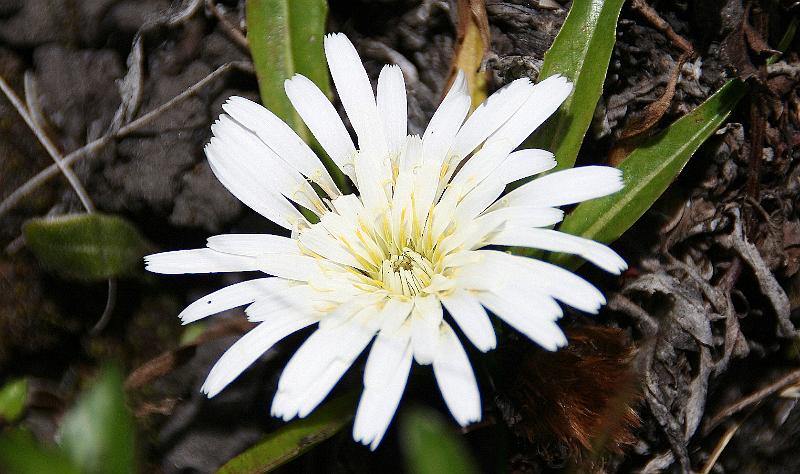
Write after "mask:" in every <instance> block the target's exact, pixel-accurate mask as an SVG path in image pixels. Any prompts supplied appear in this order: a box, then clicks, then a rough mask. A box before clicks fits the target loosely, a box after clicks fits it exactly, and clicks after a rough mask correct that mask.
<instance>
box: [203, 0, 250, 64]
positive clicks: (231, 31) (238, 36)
mask: <svg viewBox="0 0 800 474" xmlns="http://www.w3.org/2000/svg"><path fill="white" fill-rule="evenodd" d="M206 10H208V11H210V12H211V14H212V15H214V17H215V18H216V19H217V21H218V22H219V26H220V27H221V28H222V31H223V32H225V34H227V35H228V36H229V37H230V39H231V41H233V42H234V43H236V45H237V46H239V47H240V48H242V49H244V50H245V51H248V52H249V51H250V44H249V43H248V41H247V38H246V37H245V36H244V34H243V33H242V31H241V30H240V29H239V28H237V27H236V25H234V24H233V23H231V22H230V21H229V20H228V18H227V17H226V16H225V14H224V13H223V12H222V11H221V10H220V8H219V6H218V5H217V2H216V0H206Z"/></svg>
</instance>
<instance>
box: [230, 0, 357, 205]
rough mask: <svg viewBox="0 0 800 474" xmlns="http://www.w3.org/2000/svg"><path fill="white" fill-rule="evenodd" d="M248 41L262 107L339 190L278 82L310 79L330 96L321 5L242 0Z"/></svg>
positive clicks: (306, 0)
mask: <svg viewBox="0 0 800 474" xmlns="http://www.w3.org/2000/svg"><path fill="white" fill-rule="evenodd" d="M246 14H247V15H246V16H247V41H248V43H249V44H250V54H251V56H252V57H253V65H254V66H255V69H256V76H257V77H258V87H259V91H260V93H261V102H262V103H263V104H264V107H266V108H268V109H269V110H271V111H272V112H273V113H274V114H275V115H277V116H278V117H280V118H281V119H282V120H283V121H284V122H286V123H287V124H288V125H289V126H290V127H292V129H294V131H295V132H297V134H298V135H299V136H300V138H302V139H303V140H304V141H305V142H306V143H308V144H309V145H311V147H312V148H314V151H315V152H316V153H317V155H319V156H320V157H321V159H322V162H323V163H324V164H325V167H326V168H327V169H328V172H329V173H330V174H331V177H332V178H333V179H334V181H335V182H336V184H337V185H338V186H339V188H340V189H342V190H343V191H346V190H348V189H349V187H348V184H347V180H346V179H345V177H344V175H343V174H342V172H341V171H340V170H339V168H337V167H336V165H335V164H334V163H333V161H332V160H331V159H330V158H329V157H328V156H327V155H326V154H325V152H324V150H323V149H322V147H320V146H319V144H318V143H317V142H316V140H314V137H313V136H312V135H311V132H309V130H308V128H306V126H305V124H303V121H302V120H301V119H300V115H298V114H297V112H296V111H295V110H294V107H292V103H291V102H290V101H289V98H288V97H287V96H286V92H285V91H284V89H283V83H284V81H286V79H289V78H291V77H292V76H294V75H295V74H302V75H304V76H306V77H307V78H309V79H311V80H312V81H313V82H314V84H316V85H317V87H319V88H320V90H322V92H323V93H324V94H325V95H327V96H328V97H329V98H330V97H332V94H331V87H330V81H329V79H328V66H327V62H326V61H325V52H324V47H323V39H324V37H325V21H326V19H327V16H328V3H327V2H326V1H325V0H247V7H246Z"/></svg>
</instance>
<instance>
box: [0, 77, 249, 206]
mask: <svg viewBox="0 0 800 474" xmlns="http://www.w3.org/2000/svg"><path fill="white" fill-rule="evenodd" d="M231 69H238V70H240V71H243V72H249V73H253V66H252V64H250V63H249V62H246V61H234V62H230V63H227V64H223V65H222V66H220V67H218V68H217V69H215V70H214V71H212V72H211V73H210V74H208V75H207V76H206V77H204V78H203V79H201V80H200V81H199V82H197V83H196V84H194V85H193V86H192V87H190V88H188V89H186V90H185V91H184V92H182V93H180V94H178V95H177V96H175V97H173V98H172V99H170V100H169V101H167V102H166V103H165V104H163V105H161V106H160V107H157V108H156V109H154V110H152V111H150V112H148V113H146V114H144V115H142V116H141V117H139V118H137V119H136V120H134V121H132V122H131V123H129V124H128V125H126V126H124V127H122V128H120V129H119V130H118V131H117V133H115V134H113V135H106V136H103V137H100V138H98V139H97V140H94V141H92V142H89V143H87V144H86V145H84V146H83V147H81V148H79V149H77V150H75V151H73V152H72V153H70V154H68V155H67V156H65V157H64V159H63V160H62V164H63V165H64V166H65V167H69V166H71V165H72V164H73V163H75V162H76V161H78V160H79V159H81V158H84V157H86V156H92V155H94V153H95V152H96V151H97V150H98V149H100V148H102V147H104V146H106V145H107V144H108V143H109V142H110V141H111V140H113V139H119V138H123V137H125V136H127V135H129V134H131V133H133V132H134V131H136V130H137V129H138V128H141V127H143V126H144V125H147V124H148V123H150V122H152V121H153V120H155V119H156V118H158V116H159V115H161V114H163V113H164V112H165V111H166V110H168V109H169V108H170V107H173V106H174V105H175V104H177V103H179V102H181V101H183V100H186V99H187V98H189V97H191V96H193V95H194V94H196V93H197V92H198V91H199V90H200V89H202V88H203V87H205V86H206V85H207V84H208V83H209V82H211V81H213V80H214V79H216V78H217V77H219V76H221V75H223V74H225V73H227V72H228V71H230V70H231ZM58 172H59V167H58V166H57V165H56V164H52V165H50V166H48V167H47V168H45V169H44V170H42V171H40V172H39V173H38V174H37V175H36V176H34V177H33V178H31V179H29V180H28V181H26V182H25V184H23V185H22V186H20V187H19V188H17V189H16V190H14V192H13V193H11V194H10V195H9V196H8V197H6V198H5V199H4V200H3V202H1V203H0V217H2V216H3V215H4V214H6V213H7V212H8V211H9V210H11V209H12V208H13V207H14V206H16V205H17V204H19V202H20V201H22V200H23V199H24V198H25V197H26V196H28V195H29V194H30V193H32V192H33V191H34V190H36V189H37V188H38V187H39V186H41V185H42V184H44V183H46V182H47V181H48V180H49V179H50V178H52V177H53V176H55V175H56V174H58Z"/></svg>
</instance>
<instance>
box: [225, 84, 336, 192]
mask: <svg viewBox="0 0 800 474" xmlns="http://www.w3.org/2000/svg"><path fill="white" fill-rule="evenodd" d="M222 108H223V110H225V111H226V112H227V113H229V114H230V115H231V117H233V118H234V119H235V120H236V121H237V122H239V123H241V124H242V125H244V126H245V127H247V128H248V129H250V130H252V131H253V132H254V133H255V134H256V135H257V136H258V138H260V139H261V140H262V141H263V142H264V143H265V144H266V145H267V146H268V147H270V148H271V149H272V150H273V151H274V152H275V154H277V155H278V156H279V157H280V158H281V159H283V160H284V161H285V162H286V163H288V164H289V165H290V166H292V167H294V168H295V169H296V170H298V171H299V172H300V173H302V174H303V176H305V177H307V178H309V179H310V180H312V181H314V182H315V183H317V184H319V186H320V187H321V188H322V190H323V191H325V192H326V193H327V194H328V196H330V197H335V196H338V195H339V194H340V193H339V190H338V189H337V188H336V185H335V184H334V182H333V179H332V178H331V175H330V174H328V171H327V170H326V169H325V167H324V166H323V165H322V162H321V161H320V160H319V158H318V157H317V155H316V154H314V152H313V151H311V148H309V146H308V145H306V143H305V142H304V141H303V140H302V139H301V138H300V137H298V136H297V134H296V133H295V132H294V130H292V129H291V128H290V127H289V126H288V125H286V124H285V123H284V122H283V120H281V119H279V118H278V117H277V116H275V114H273V113H272V112H270V111H269V110H267V109H266V108H264V107H262V106H261V105H259V104H256V103H255V102H252V101H250V100H247V99H245V98H244V97H235V96H234V97H231V98H229V99H228V101H227V102H226V103H225V104H223V105H222Z"/></svg>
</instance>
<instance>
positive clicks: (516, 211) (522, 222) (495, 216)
mask: <svg viewBox="0 0 800 474" xmlns="http://www.w3.org/2000/svg"><path fill="white" fill-rule="evenodd" d="M563 219H564V211H562V210H561V209H556V208H554V207H527V206H514V207H503V208H500V209H497V210H495V211H491V212H487V213H484V214H483V215H481V216H480V217H478V218H477V219H475V224H476V225H477V226H478V227H481V228H483V229H496V228H498V227H499V226H500V225H514V226H518V227H549V226H551V225H555V224H558V223H559V222H561V221H562V220H563ZM487 234H488V233H487Z"/></svg>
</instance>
